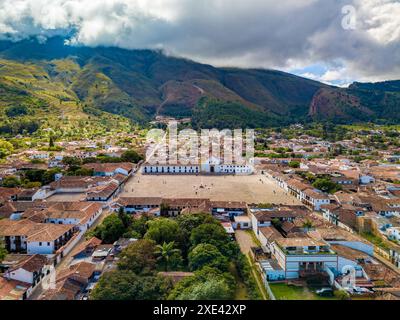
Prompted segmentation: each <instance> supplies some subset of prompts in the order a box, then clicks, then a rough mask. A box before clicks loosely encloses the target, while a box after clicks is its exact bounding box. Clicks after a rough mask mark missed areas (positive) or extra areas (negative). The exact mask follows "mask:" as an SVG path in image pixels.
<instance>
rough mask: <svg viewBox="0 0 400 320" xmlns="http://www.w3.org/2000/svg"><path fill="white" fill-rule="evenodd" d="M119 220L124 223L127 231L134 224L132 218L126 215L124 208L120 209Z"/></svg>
mask: <svg viewBox="0 0 400 320" xmlns="http://www.w3.org/2000/svg"><path fill="white" fill-rule="evenodd" d="M118 218H119V219H120V220H121V221H122V223H123V225H124V228H125V229H127V228H128V227H129V226H130V224H131V222H132V219H131V217H130V216H129V215H127V214H126V213H125V211H124V208H122V207H121V208H119V211H118Z"/></svg>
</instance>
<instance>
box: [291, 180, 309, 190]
mask: <svg viewBox="0 0 400 320" xmlns="http://www.w3.org/2000/svg"><path fill="white" fill-rule="evenodd" d="M287 184H288V186H289V187H291V188H293V189H296V190H299V191H304V190H307V189H309V188H310V185H308V184H305V183H304V182H302V181H299V180H297V179H290V180H289V181H288V182H287Z"/></svg>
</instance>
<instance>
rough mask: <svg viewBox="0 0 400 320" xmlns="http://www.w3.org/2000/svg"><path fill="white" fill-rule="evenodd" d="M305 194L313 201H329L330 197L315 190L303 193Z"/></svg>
mask: <svg viewBox="0 0 400 320" xmlns="http://www.w3.org/2000/svg"><path fill="white" fill-rule="evenodd" d="M303 193H304V194H305V195H306V196H309V197H310V198H312V199H317V200H325V199H329V196H328V195H326V194H324V193H322V192H318V191H316V190H314V189H306V190H304V191H303Z"/></svg>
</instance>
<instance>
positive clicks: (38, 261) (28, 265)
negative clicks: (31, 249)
mask: <svg viewBox="0 0 400 320" xmlns="http://www.w3.org/2000/svg"><path fill="white" fill-rule="evenodd" d="M46 264H48V260H47V258H46V257H45V256H43V255H40V254H35V255H32V256H27V257H26V259H24V260H22V261H20V262H19V263H18V264H16V265H15V266H13V267H12V268H11V269H10V270H9V271H14V270H18V269H24V270H26V271H28V272H32V273H33V272H39V271H40V270H41V269H42V268H43V267H44V266H45V265H46Z"/></svg>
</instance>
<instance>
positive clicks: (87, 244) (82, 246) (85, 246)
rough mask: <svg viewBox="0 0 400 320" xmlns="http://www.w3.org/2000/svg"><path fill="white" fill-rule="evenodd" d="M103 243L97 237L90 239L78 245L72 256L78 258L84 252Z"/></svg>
mask: <svg viewBox="0 0 400 320" xmlns="http://www.w3.org/2000/svg"><path fill="white" fill-rule="evenodd" d="M101 243H102V241H101V240H100V239H97V238H96V237H93V238H90V239H89V240H86V241H85V242H82V243H80V244H79V245H77V246H76V247H75V248H74V250H73V251H72V253H71V255H72V256H76V255H78V254H80V253H81V252H82V251H85V250H87V249H88V248H93V249H94V248H96V247H97V246H99V245H101Z"/></svg>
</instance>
